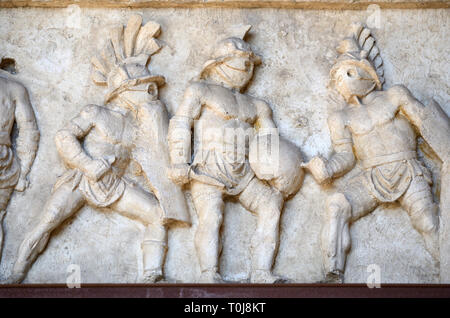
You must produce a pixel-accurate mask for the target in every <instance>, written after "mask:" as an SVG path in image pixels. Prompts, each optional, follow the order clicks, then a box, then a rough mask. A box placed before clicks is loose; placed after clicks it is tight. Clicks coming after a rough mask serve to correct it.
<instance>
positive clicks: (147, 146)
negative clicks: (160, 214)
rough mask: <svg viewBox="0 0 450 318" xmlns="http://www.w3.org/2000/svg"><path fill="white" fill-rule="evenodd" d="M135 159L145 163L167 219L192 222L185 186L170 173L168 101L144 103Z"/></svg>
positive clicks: (145, 172) (138, 116)
mask: <svg viewBox="0 0 450 318" xmlns="http://www.w3.org/2000/svg"><path fill="white" fill-rule="evenodd" d="M137 120H138V125H139V127H138V132H137V136H136V139H135V145H136V147H135V150H134V152H133V157H134V159H135V160H136V161H137V162H138V163H139V164H140V165H141V167H142V170H143V172H144V174H145V176H146V178H147V180H148V183H149V185H150V187H151V189H152V191H153V193H154V194H155V196H156V197H157V198H158V200H159V203H160V205H161V208H162V209H163V211H164V214H165V218H166V220H167V221H178V222H184V223H187V224H190V214H189V210H188V207H187V203H186V199H185V197H184V193H183V191H182V189H181V188H180V187H179V186H178V185H176V184H175V183H173V182H172V181H171V180H170V179H169V178H168V176H167V170H168V168H169V166H170V158H169V147H168V144H167V131H168V127H169V118H168V115H167V111H166V108H165V106H164V104H163V103H162V102H160V101H153V102H151V103H148V104H144V105H140V108H139V110H138V112H137Z"/></svg>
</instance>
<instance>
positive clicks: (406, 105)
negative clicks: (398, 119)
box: [388, 85, 425, 124]
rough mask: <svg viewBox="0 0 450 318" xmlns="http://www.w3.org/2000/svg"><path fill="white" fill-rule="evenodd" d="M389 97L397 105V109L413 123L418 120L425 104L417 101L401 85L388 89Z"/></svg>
mask: <svg viewBox="0 0 450 318" xmlns="http://www.w3.org/2000/svg"><path fill="white" fill-rule="evenodd" d="M388 94H389V98H390V100H391V101H392V102H393V104H395V105H398V107H399V111H400V112H402V113H403V114H405V115H406V117H407V118H408V119H409V120H410V121H411V122H412V123H413V124H414V123H417V122H420V120H421V117H420V114H422V113H423V112H424V110H425V106H424V105H423V104H422V103H421V102H419V101H418V100H417V99H416V98H415V97H414V96H413V95H412V94H411V92H410V91H409V90H408V89H407V88H406V87H405V86H403V85H395V86H393V87H392V88H390V89H389V90H388Z"/></svg>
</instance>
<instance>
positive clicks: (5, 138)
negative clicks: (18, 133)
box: [0, 131, 11, 146]
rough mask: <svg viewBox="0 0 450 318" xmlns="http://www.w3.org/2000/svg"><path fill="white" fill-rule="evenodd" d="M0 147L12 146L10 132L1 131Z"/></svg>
mask: <svg viewBox="0 0 450 318" xmlns="http://www.w3.org/2000/svg"><path fill="white" fill-rule="evenodd" d="M0 145H4V146H11V136H10V134H9V132H3V131H0Z"/></svg>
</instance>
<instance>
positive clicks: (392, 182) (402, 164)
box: [365, 158, 432, 202]
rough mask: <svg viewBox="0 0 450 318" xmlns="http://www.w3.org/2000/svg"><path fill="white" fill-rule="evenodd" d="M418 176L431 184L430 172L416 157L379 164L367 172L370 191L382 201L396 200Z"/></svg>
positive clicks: (366, 177)
mask: <svg viewBox="0 0 450 318" xmlns="http://www.w3.org/2000/svg"><path fill="white" fill-rule="evenodd" d="M418 176H423V177H424V178H425V179H426V180H427V181H428V183H430V184H431V182H432V181H431V175H430V172H429V171H428V169H427V168H426V167H424V166H423V164H422V163H421V162H420V161H418V160H417V159H415V158H413V159H408V160H401V161H395V162H391V163H386V164H382V165H377V166H374V167H371V168H369V169H367V170H366V172H365V179H366V182H367V183H366V184H367V186H368V188H369V191H370V192H371V193H372V195H373V196H374V197H375V198H376V199H377V200H379V201H380V202H394V201H396V200H397V199H398V198H400V197H401V196H402V195H403V194H404V193H405V192H406V191H407V190H408V188H409V186H410V184H411V181H412V180H413V179H414V178H416V177H418Z"/></svg>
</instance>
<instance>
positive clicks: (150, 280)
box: [143, 269, 164, 284]
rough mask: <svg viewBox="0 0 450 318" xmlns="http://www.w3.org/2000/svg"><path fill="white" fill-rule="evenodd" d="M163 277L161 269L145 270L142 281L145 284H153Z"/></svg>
mask: <svg viewBox="0 0 450 318" xmlns="http://www.w3.org/2000/svg"><path fill="white" fill-rule="evenodd" d="M163 279H164V276H163V273H162V270H161V269H154V270H146V271H144V278H143V281H144V283H145V284H154V283H157V282H160V281H162V280H163Z"/></svg>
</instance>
